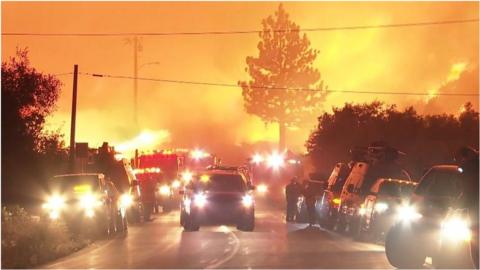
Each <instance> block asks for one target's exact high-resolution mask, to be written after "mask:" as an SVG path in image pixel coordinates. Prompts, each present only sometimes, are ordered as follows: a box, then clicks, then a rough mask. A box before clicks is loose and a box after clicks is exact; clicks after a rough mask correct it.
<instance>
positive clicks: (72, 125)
mask: <svg viewBox="0 0 480 270" xmlns="http://www.w3.org/2000/svg"><path fill="white" fill-rule="evenodd" d="M77 81H78V65H74V66H73V93H72V120H71V122H70V160H69V161H70V172H74V171H75V124H76V119H77Z"/></svg>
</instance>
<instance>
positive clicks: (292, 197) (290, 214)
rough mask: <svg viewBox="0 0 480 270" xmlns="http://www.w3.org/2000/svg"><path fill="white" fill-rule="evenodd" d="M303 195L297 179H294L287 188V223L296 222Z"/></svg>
mask: <svg viewBox="0 0 480 270" xmlns="http://www.w3.org/2000/svg"><path fill="white" fill-rule="evenodd" d="M301 193H302V188H301V186H300V184H299V183H298V179H297V177H294V178H292V180H291V181H290V183H289V184H288V185H287V186H286V187H285V197H286V200H287V218H286V219H287V222H288V221H294V220H295V217H296V216H297V202H298V198H299V197H300V195H301Z"/></svg>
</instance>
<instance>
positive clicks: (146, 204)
mask: <svg viewBox="0 0 480 270" xmlns="http://www.w3.org/2000/svg"><path fill="white" fill-rule="evenodd" d="M155 188H156V181H155V179H153V177H151V176H150V177H148V178H147V179H143V180H142V181H140V191H141V200H142V204H143V219H144V220H145V221H151V218H150V216H151V214H152V212H153V207H154V205H155Z"/></svg>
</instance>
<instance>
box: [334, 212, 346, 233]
mask: <svg viewBox="0 0 480 270" xmlns="http://www.w3.org/2000/svg"><path fill="white" fill-rule="evenodd" d="M346 228H347V224H346V223H345V218H344V216H343V214H342V213H338V214H337V218H336V221H335V224H334V226H333V229H334V230H335V231H336V232H339V233H344V232H345V230H346Z"/></svg>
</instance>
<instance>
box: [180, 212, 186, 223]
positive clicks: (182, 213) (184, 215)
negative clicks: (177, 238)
mask: <svg viewBox="0 0 480 270" xmlns="http://www.w3.org/2000/svg"><path fill="white" fill-rule="evenodd" d="M186 215H187V214H186V213H185V211H184V210H181V211H180V226H185V219H186Z"/></svg>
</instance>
